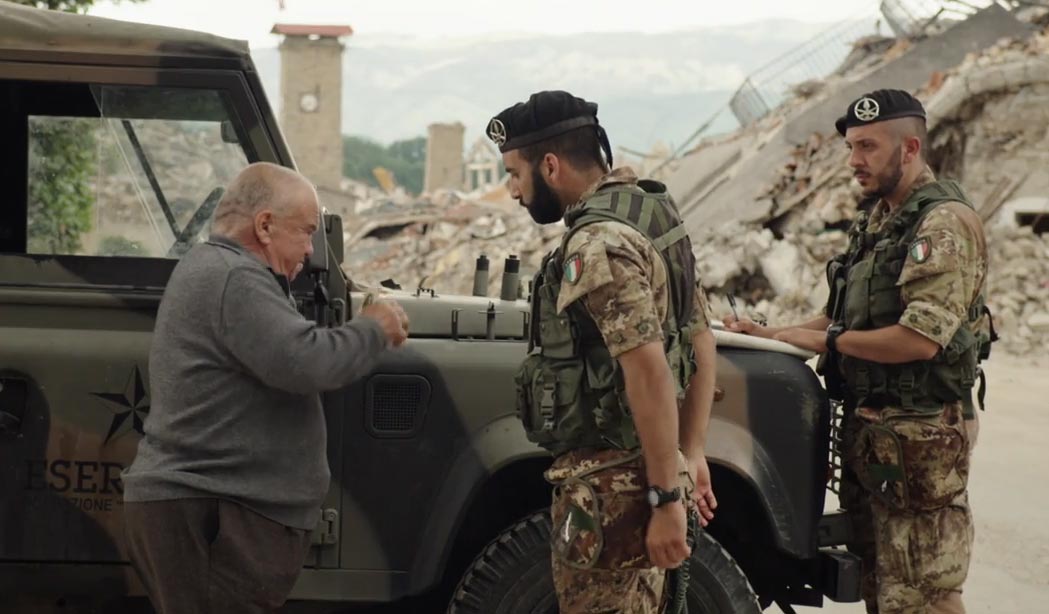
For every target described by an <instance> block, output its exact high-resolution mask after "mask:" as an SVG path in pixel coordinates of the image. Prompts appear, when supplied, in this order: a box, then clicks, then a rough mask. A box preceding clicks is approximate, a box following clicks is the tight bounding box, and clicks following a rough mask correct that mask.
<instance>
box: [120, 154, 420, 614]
mask: <svg viewBox="0 0 1049 614" xmlns="http://www.w3.org/2000/svg"><path fill="white" fill-rule="evenodd" d="M319 221H320V211H319V206H318V202H317V193H316V192H315V191H314V189H313V187H312V186H311V185H310V184H309V183H308V182H307V181H306V179H305V178H304V177H302V175H299V174H298V173H296V172H294V171H292V170H288V169H285V168H282V167H279V166H275V165H272V164H265V163H258V164H252V165H251V166H249V167H247V168H246V169H244V170H243V171H242V172H241V173H240V174H239V175H238V176H237V177H236V178H235V179H234V180H233V182H232V183H231V184H230V186H229V188H228V189H227V190H226V193H225V195H224V196H223V199H222V201H221V202H220V203H219V206H218V208H217V210H216V212H215V218H214V221H213V224H212V228H213V235H212V236H211V238H210V240H208V241H207V242H205V243H202V244H200V245H197V246H195V247H194V248H193V249H191V250H190V251H189V253H187V254H186V255H185V257H183V259H182V260H181V261H180V262H179V263H178V265H177V266H176V267H175V270H174V272H173V273H172V275H171V280H170V282H169V283H168V286H167V290H166V291H165V293H164V297H163V299H162V300H161V304H160V310H159V312H158V314H157V321H156V328H155V331H154V335H153V344H152V347H151V350H150V358H149V366H150V388H151V397H152V407H151V411H150V413H149V417H148V418H147V419H146V422H145V436H144V437H143V438H142V440H141V442H140V443H139V448H138V455H137V456H136V458H135V460H134V462H133V463H132V465H131V466H130V467H129V468H128V470H127V471H126V472H125V475H124V485H125V490H124V501H125V507H124V510H125V528H126V532H127V542H128V549H129V552H130V556H131V560H132V563H133V564H134V566H135V568H136V569H137V570H138V572H139V574H140V576H141V577H142V579H143V581H144V582H145V585H146V587H147V589H148V591H149V595H150V598H151V599H152V601H153V605H154V607H155V608H156V610H157V611H158V612H159V613H161V614H171V613H178V612H186V613H197V614H199V613H208V612H214V613H216V614H217V613H219V612H268V611H273V610H275V609H276V608H279V607H280V606H281V605H282V604H283V603H284V601H285V599H286V597H287V595H288V593H289V592H290V591H291V588H292V585H293V584H294V582H295V579H296V578H297V577H298V574H299V569H300V568H301V567H302V563H303V559H304V557H305V555H306V552H307V549H308V547H309V543H310V538H309V533H310V530H311V529H312V528H313V526H314V525H315V524H316V522H317V519H318V515H319V511H320V504H321V502H322V500H323V498H324V496H325V494H326V493H327V491H328V485H329V477H330V473H329V470H328V463H327V456H326V452H325V442H326V435H325V422H324V414H323V411H322V408H321V401H320V397H319V395H318V393H319V392H321V391H324V390H332V389H337V388H340V387H342V386H346V385H347V384H349V383H351V382H352V381H354V380H355V379H357V378H359V377H361V376H362V375H364V374H365V373H367V372H368V371H369V370H370V369H371V368H372V367H373V366H374V365H375V362H376V360H377V358H378V357H379V355H380V354H381V353H382V352H383V351H384V350H385V349H387V348H390V347H396V346H398V345H400V344H401V343H403V342H404V341H405V339H406V337H407V330H408V322H407V318H406V317H405V315H404V312H403V311H402V310H401V309H400V307H399V306H397V305H396V304H393V303H386V302H379V303H376V304H373V305H371V306H369V307H367V308H365V309H364V310H363V311H362V312H361V317H359V318H357V319H355V320H354V321H353V322H352V323H350V324H348V325H346V326H341V327H337V328H323V327H318V326H316V325H315V324H314V323H313V322H311V321H309V320H306V319H305V318H304V317H302V316H301V315H300V314H299V313H298V312H297V311H296V309H295V306H294V302H293V301H292V299H291V294H290V282H291V280H292V279H294V277H295V276H296V275H297V274H298V273H299V272H300V271H301V270H302V267H303V263H304V261H305V259H306V258H307V257H308V256H309V255H310V254H311V252H312V249H313V248H312V245H313V243H312V239H311V237H312V235H313V233H314V232H316V231H317V228H318V224H319Z"/></svg>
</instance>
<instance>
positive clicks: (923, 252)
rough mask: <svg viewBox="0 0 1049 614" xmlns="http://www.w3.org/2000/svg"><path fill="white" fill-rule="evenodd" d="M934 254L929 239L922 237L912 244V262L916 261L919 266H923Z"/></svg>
mask: <svg viewBox="0 0 1049 614" xmlns="http://www.w3.org/2000/svg"><path fill="white" fill-rule="evenodd" d="M931 253H932V243H931V242H930V241H929V239H928V237H922V238H921V239H918V240H917V241H915V242H914V243H911V249H910V254H911V260H914V261H915V262H917V263H918V264H921V263H923V262H925V261H926V260H928V259H929V254H931Z"/></svg>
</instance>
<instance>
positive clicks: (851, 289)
mask: <svg viewBox="0 0 1049 614" xmlns="http://www.w3.org/2000/svg"><path fill="white" fill-rule="evenodd" d="M873 265H874V259H873V258H866V259H864V260H861V261H859V262H857V263H856V264H854V265H853V266H852V267H851V268H850V269H849V274H848V277H847V281H846V283H845V328H846V329H848V330H864V329H867V328H870V326H869V324H868V322H870V317H871V314H870V300H869V298H868V297H869V296H870V278H871V271H872V267H873Z"/></svg>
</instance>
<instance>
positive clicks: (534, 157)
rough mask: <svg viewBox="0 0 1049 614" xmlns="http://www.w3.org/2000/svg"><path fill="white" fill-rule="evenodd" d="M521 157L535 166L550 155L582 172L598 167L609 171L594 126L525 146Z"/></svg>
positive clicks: (521, 149)
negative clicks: (565, 161)
mask: <svg viewBox="0 0 1049 614" xmlns="http://www.w3.org/2000/svg"><path fill="white" fill-rule="evenodd" d="M518 151H519V152H520V155H521V157H522V158H524V160H525V161H526V162H528V163H529V164H531V165H533V166H534V165H535V164H536V163H537V162H538V161H539V160H541V159H542V158H543V156H545V155H546V154H548V153H552V154H554V155H555V156H557V157H558V158H561V159H563V160H567V161H568V163H569V164H571V165H572V166H574V167H575V168H577V169H580V170H586V169H589V168H590V167H593V166H597V167H600V168H601V169H602V170H608V165H607V163H606V161H605V158H604V156H603V155H602V154H601V144H600V142H599V141H598V139H597V131H596V130H595V129H594V127H593V126H583V127H582V128H576V129H575V130H569V131H568V132H564V133H562V134H559V135H557V136H555V137H551V138H549V139H546V140H545V141H540V142H538V143H534V144H532V145H525V146H524V147H521V148H520V149H519V150H518Z"/></svg>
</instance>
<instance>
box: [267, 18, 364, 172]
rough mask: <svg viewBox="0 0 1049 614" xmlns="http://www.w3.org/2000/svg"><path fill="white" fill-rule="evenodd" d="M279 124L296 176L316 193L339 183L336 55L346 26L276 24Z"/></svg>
mask: <svg viewBox="0 0 1049 614" xmlns="http://www.w3.org/2000/svg"><path fill="white" fill-rule="evenodd" d="M272 32H273V33H274V34H281V35H283V36H284V40H283V42H281V45H280V87H281V110H280V124H281V129H282V130H283V131H284V136H285V137H286V138H287V139H288V146H289V147H291V153H292V155H293V156H294V157H295V163H296V165H297V166H298V167H299V171H300V172H301V173H302V174H304V175H306V176H307V177H308V178H309V179H310V180H311V181H313V183H314V184H316V185H317V187H319V188H326V189H328V190H333V191H338V190H339V188H340V185H339V184H340V183H341V181H342V51H343V45H342V43H341V42H340V41H339V38H340V37H343V36H349V35H351V34H353V29H352V28H350V27H349V26H308V25H291V24H277V25H275V26H273V30H272Z"/></svg>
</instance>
